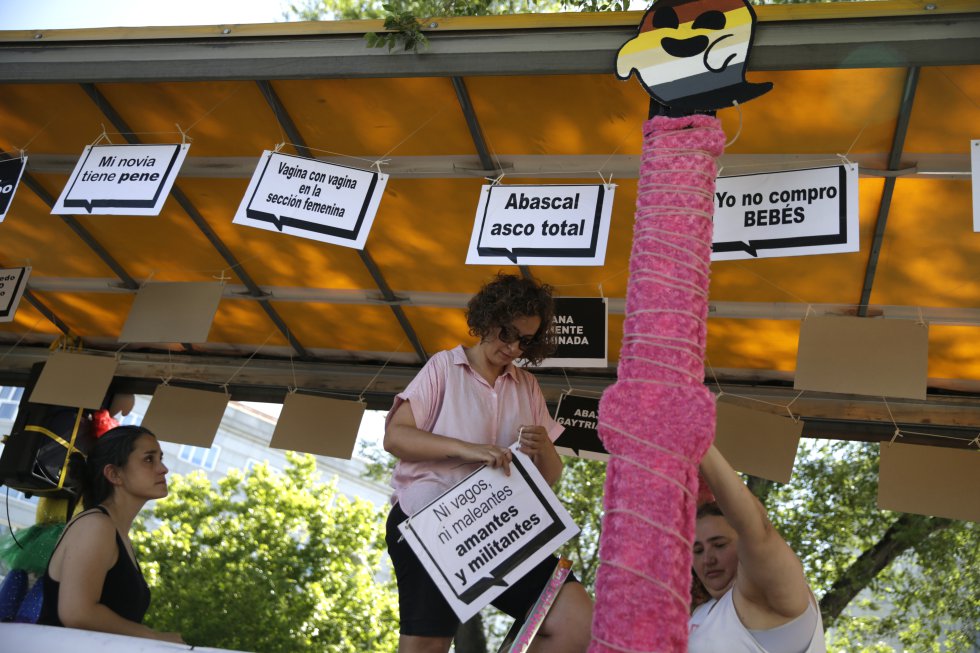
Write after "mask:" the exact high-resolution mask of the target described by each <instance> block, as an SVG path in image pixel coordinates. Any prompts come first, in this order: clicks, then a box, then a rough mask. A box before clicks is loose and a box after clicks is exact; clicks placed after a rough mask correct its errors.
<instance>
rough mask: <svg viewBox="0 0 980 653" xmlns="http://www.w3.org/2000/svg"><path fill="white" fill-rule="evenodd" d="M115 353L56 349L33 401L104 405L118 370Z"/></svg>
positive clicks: (71, 404) (35, 402)
mask: <svg viewBox="0 0 980 653" xmlns="http://www.w3.org/2000/svg"><path fill="white" fill-rule="evenodd" d="M116 363H117V361H116V358H115V357H114V356H94V355H88V354H78V353H72V352H67V351H56V352H54V353H53V354H51V355H50V356H49V357H48V360H47V361H46V362H45V363H44V369H43V370H42V371H41V376H40V377H39V378H38V380H37V385H35V386H34V390H33V391H31V396H30V398H29V401H30V402H31V403H33V404H54V405H55V406H74V407H76V408H93V409H97V408H101V407H102V402H103V400H105V394H106V392H107V391H108V390H109V384H110V383H112V377H113V375H115V373H116Z"/></svg>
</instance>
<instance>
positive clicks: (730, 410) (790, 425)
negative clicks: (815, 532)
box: [715, 401, 803, 483]
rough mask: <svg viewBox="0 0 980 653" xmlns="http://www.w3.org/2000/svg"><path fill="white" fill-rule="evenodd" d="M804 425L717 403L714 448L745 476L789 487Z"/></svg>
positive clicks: (722, 402)
mask: <svg viewBox="0 0 980 653" xmlns="http://www.w3.org/2000/svg"><path fill="white" fill-rule="evenodd" d="M802 432H803V422H802V421H798V422H794V421H793V420H791V419H790V418H789V417H781V416H780V415H773V414H772V413H764V412H762V411H758V410H751V409H749V408H742V407H741V406H736V405H734V404H730V403H727V402H724V401H719V402H718V422H717V426H716V427H715V446H716V447H718V451H720V452H721V454H722V455H723V456H724V457H725V459H726V460H728V462H729V463H731V465H732V467H734V468H735V469H737V470H738V471H740V472H743V473H745V474H751V475H752V476H759V477H761V478H766V479H769V480H770V481H776V482H777V483H789V479H790V476H792V475H793V463H794V462H795V461H796V449H797V447H799V445H800V434H801V433H802Z"/></svg>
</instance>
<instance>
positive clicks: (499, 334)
mask: <svg viewBox="0 0 980 653" xmlns="http://www.w3.org/2000/svg"><path fill="white" fill-rule="evenodd" d="M553 317H554V306H553V301H552V296H551V288H550V287H549V286H547V285H544V284H539V283H538V282H536V281H534V280H532V279H525V278H522V277H518V276H513V275H503V274H501V275H498V276H497V277H496V278H494V279H493V280H492V281H491V282H489V283H487V284H486V285H484V286H483V288H481V289H480V292H478V293H477V294H476V295H474V296H473V298H471V299H470V301H469V304H468V306H467V312H466V320H467V324H468V325H469V327H470V334H471V335H473V336H475V337H477V338H479V341H478V342H477V343H475V344H474V345H472V346H470V347H463V346H458V347H456V348H454V349H451V350H448V351H441V352H439V353H437V354H435V355H434V356H432V358H430V359H429V361H428V362H427V363H426V364H425V367H423V368H422V370H421V371H420V372H419V373H418V375H417V376H416V377H415V378H414V379H413V380H412V382H411V383H410V384H409V385H408V387H407V388H405V390H404V392H402V393H400V394H398V395H397V396H396V397H395V402H394V404H393V406H392V408H391V411H390V412H389V413H388V418H387V423H386V429H385V438H384V446H385V449H386V450H387V451H388V452H389V453H391V454H392V455H394V456H395V457H397V458H398V460H399V462H398V464H397V465H396V467H395V471H394V473H393V475H392V481H391V484H392V487H393V488H394V493H393V495H392V504H393V505H392V510H391V513H390V515H389V517H388V531H387V538H386V539H387V543H388V553H389V555H390V556H391V559H392V563H393V566H394V568H395V576H396V578H397V580H398V595H399V606H400V608H401V637H400V640H399V651H401V653H415V652H425V653H429V652H433V653H445V652H446V651H448V650H449V646H450V644H451V642H452V637H453V634H454V633H455V631H456V628H457V627H458V625H459V621H458V619H457V618H456V615H455V613H454V612H453V611H452V609H451V608H450V606H449V604H448V603H446V601H445V599H443V597H442V595H441V593H440V592H439V589H438V588H437V587H436V585H435V583H433V581H432V580H431V578H429V575H428V574H427V573H426V571H425V569H424V568H423V567H422V564H421V563H420V562H419V561H418V559H417V558H416V556H415V554H414V553H413V552H412V550H411V549H410V548H409V546H408V544H407V543H406V542H405V541H400V542H399V541H398V540H399V531H398V524H399V523H401V522H402V521H404V520H405V519H406V516H407V515H411V514H414V513H415V512H417V511H418V510H419V509H421V508H422V507H424V506H425V505H427V504H428V503H429V502H431V501H432V500H433V499H435V498H436V497H438V496H439V495H441V494H442V493H443V492H445V491H446V490H448V489H449V488H451V487H452V486H453V485H455V484H456V483H458V482H459V481H460V480H462V479H463V478H464V477H466V476H467V475H469V474H470V473H471V472H473V471H474V470H475V469H477V468H478V467H479V466H480V465H484V464H486V465H489V466H490V467H494V468H498V467H499V468H503V470H504V471H505V473H508V474H509V472H510V462H511V451H510V449H509V447H510V446H511V445H513V444H514V443H515V442H517V441H520V449H521V451H522V452H523V453H525V454H527V455H528V456H529V457H530V458H531V460H532V461H533V462H534V465H535V466H536V467H537V468H538V470H539V471H540V472H541V474H542V476H544V478H545V479H546V480H547V481H548V482H549V483H551V484H554V483H556V482H557V481H558V478H559V477H560V476H561V471H562V461H561V458H560V457H559V455H558V453H557V452H556V451H555V447H554V444H553V442H554V441H555V439H557V438H558V436H559V435H560V434H561V432H562V431H563V430H564V427H562V426H561V425H560V424H558V423H556V422H555V421H554V420H553V419H552V418H551V416H550V415H549V414H548V409H547V406H546V405H545V401H544V396H543V395H542V394H541V388H540V387H539V386H538V382H537V380H536V379H535V378H534V376H533V375H532V374H531V373H530V372H528V371H526V370H524V369H522V368H520V367H517V366H515V365H514V361H515V360H518V359H524V360H527V361H528V362H529V363H531V364H536V363H539V362H541V361H542V360H543V359H544V358H546V357H547V356H548V355H549V354H551V353H552V351H553V345H552V344H551V341H550V338H549V337H548V333H549V330H550V328H551V323H552V320H553ZM555 563H556V559H554V558H552V559H548V560H545V561H544V562H543V563H542V564H541V565H539V566H538V567H537V568H536V569H534V570H533V571H531V572H529V573H528V574H527V575H526V576H525V577H524V578H522V579H521V580H520V581H518V582H517V583H514V584H513V585H511V587H510V588H509V589H508V590H507V591H506V592H504V593H503V594H501V595H500V596H499V597H497V599H496V600H495V601H494V602H493V605H495V606H496V607H497V608H499V609H500V610H502V611H504V612H506V613H508V614H510V615H511V616H513V617H514V618H517V619H523V618H524V616H525V615H526V614H527V612H528V611H529V610H530V608H531V606H532V605H533V604H534V602H535V600H537V597H538V595H539V594H540V593H541V590H542V589H543V588H544V586H545V584H546V583H547V581H548V578H549V577H550V575H551V572H552V571H553V570H554V568H555ZM591 622H592V601H591V599H590V598H589V596H588V594H587V593H586V592H585V589H584V588H583V587H582V585H581V584H580V583H579V582H578V581H577V580H575V579H574V577H570V582H566V584H565V585H564V587H562V590H561V592H560V593H559V595H558V598H557V599H556V601H555V603H554V605H553V607H552V609H551V611H550V612H549V613H548V617H547V618H546V619H545V621H544V623H543V624H542V626H541V630H540V631H539V633H538V636H537V637H536V639H535V642H534V645H533V646H532V649H531V650H532V651H556V652H561V653H573V652H575V651H585V650H586V648H587V647H588V644H589V638H590V627H591Z"/></svg>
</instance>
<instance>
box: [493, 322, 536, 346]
mask: <svg viewBox="0 0 980 653" xmlns="http://www.w3.org/2000/svg"><path fill="white" fill-rule="evenodd" d="M497 339H498V340H500V342H502V343H504V344H507V345H510V344H513V343H515V342H516V343H518V345H517V346H518V347H520V348H521V351H524V350H526V349H527V348H528V347H530V346H531V345H534V344H535V343H537V342H538V334H536V333H535V334H534V335H533V336H522V335H521V332H520V331H518V330H517V328H516V327H514V325H513V324H505V325H502V326H501V327H500V333H498V334H497Z"/></svg>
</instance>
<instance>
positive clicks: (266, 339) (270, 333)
mask: <svg viewBox="0 0 980 653" xmlns="http://www.w3.org/2000/svg"><path fill="white" fill-rule="evenodd" d="M275 333H276V331H275V329H273V330H272V331H270V332H269V335H267V336H266V337H265V340H263V341H262V344H261V345H259V346H258V347H256V349H255V351H253V352H252V354H251V355H250V356H249V357H248V358H246V359H245V362H244V363H242V364H241V365H240V366H239V367H238V369H237V370H235V372H234V373H233V374H232V375H231V378H229V379H228V380H227V381H225V382H224V383H221V384H218V385H220V386H221V387H222V388H224V390H225V393H226V394H227V393H228V386H230V385H231V382H232V381H234V380H235V377H236V376H238V373H239V372H241V371H242V370H243V369H245V366H246V365H248V364H249V363H250V362H251V360H252V359H253V358H255V355H256V354H257V353H259V352H260V351H262V348H263V347H265V345H266V343H268V342H269V340H270V339H271V338H272V336H273V335H274V334H275Z"/></svg>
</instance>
